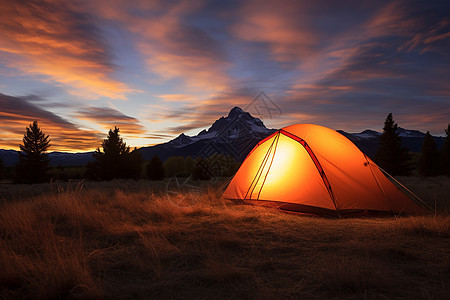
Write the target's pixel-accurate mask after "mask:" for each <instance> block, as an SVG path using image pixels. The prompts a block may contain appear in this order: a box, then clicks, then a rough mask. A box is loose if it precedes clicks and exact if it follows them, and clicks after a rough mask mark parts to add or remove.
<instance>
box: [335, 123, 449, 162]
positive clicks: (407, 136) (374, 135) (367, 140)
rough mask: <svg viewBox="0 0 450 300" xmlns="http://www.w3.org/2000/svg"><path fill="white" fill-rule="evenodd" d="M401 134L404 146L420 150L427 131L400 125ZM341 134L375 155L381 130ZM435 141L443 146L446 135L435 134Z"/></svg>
mask: <svg viewBox="0 0 450 300" xmlns="http://www.w3.org/2000/svg"><path fill="white" fill-rule="evenodd" d="M397 130H398V132H399V136H400V137H401V141H402V146H403V147H406V148H408V149H409V151H411V152H420V151H421V149H422V143H423V139H424V137H425V133H423V132H420V131H418V130H407V129H404V128H401V127H399V128H398V129H397ZM337 132H339V133H340V134H342V135H344V136H345V137H346V138H348V139H349V140H351V141H352V142H353V143H354V144H355V145H356V146H357V147H358V148H359V149H360V150H361V151H362V152H364V153H365V154H367V155H368V156H370V157H374V156H375V153H376V152H377V149H378V143H379V141H380V135H381V132H377V131H374V130H369V129H367V130H364V131H362V132H360V133H348V132H345V131H343V130H337ZM433 138H434V141H435V142H436V146H437V148H438V149H440V148H442V145H443V144H444V140H445V138H444V137H440V136H434V137H433Z"/></svg>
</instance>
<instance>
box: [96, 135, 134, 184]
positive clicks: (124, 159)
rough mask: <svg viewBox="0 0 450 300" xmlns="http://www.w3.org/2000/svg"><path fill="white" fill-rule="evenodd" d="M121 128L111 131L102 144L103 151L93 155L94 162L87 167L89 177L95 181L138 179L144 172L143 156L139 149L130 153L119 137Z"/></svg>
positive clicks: (98, 149)
mask: <svg viewBox="0 0 450 300" xmlns="http://www.w3.org/2000/svg"><path fill="white" fill-rule="evenodd" d="M119 132H120V130H119V128H117V127H114V131H113V130H111V129H110V130H109V133H108V136H107V138H106V139H104V140H103V142H102V150H100V148H97V150H96V151H95V152H94V153H93V157H94V162H91V163H89V164H88V166H87V177H88V178H89V179H95V180H111V179H114V178H134V179H138V178H139V177H140V175H141V172H142V155H141V153H140V151H139V150H138V149H136V148H135V150H134V151H132V152H130V147H129V146H127V144H126V143H125V142H124V141H123V139H122V138H121V137H120V135H119Z"/></svg>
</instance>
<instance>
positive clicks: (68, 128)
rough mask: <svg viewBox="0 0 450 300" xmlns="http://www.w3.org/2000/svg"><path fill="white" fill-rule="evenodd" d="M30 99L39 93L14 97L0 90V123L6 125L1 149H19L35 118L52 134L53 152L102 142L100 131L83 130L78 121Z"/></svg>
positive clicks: (89, 146) (91, 147)
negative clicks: (46, 108) (39, 105)
mask: <svg viewBox="0 0 450 300" xmlns="http://www.w3.org/2000/svg"><path fill="white" fill-rule="evenodd" d="M30 99H36V96H26V97H13V96H9V95H5V94H1V93H0V122H1V123H2V124H3V125H2V132H3V134H2V137H1V138H0V148H11V147H12V148H14V149H18V148H19V144H20V143H21V142H22V137H23V135H24V133H25V128H26V127H27V126H28V125H29V124H31V123H33V121H38V122H39V125H40V127H41V129H42V130H43V131H44V132H45V133H46V134H49V135H50V139H51V140H52V142H51V144H52V147H51V148H50V151H71V152H72V151H74V152H81V151H88V150H92V149H94V148H95V147H97V146H98V145H99V143H100V141H101V134H100V133H99V132H96V131H89V130H82V129H79V128H78V126H77V125H75V124H74V123H72V122H69V121H67V120H66V119H64V118H62V117H60V116H58V115H56V114H54V113H52V112H50V111H47V110H45V109H42V108H40V107H38V106H37V105H36V104H34V103H33V101H32V100H30Z"/></svg>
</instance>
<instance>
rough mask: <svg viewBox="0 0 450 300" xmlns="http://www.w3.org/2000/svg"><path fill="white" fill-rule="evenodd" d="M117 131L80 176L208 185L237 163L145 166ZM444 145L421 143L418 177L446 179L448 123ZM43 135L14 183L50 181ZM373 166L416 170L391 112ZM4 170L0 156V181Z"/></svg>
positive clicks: (34, 136) (217, 158)
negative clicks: (183, 178)
mask: <svg viewBox="0 0 450 300" xmlns="http://www.w3.org/2000/svg"><path fill="white" fill-rule="evenodd" d="M119 132H120V130H119V128H117V127H115V128H114V130H112V129H110V130H109V132H108V135H107V137H106V139H104V140H103V141H102V143H101V146H100V147H101V148H100V147H98V148H97V149H96V150H95V152H94V153H93V158H94V160H93V161H92V162H89V163H88V164H87V166H86V171H85V174H84V177H85V178H87V179H90V180H111V179H115V178H124V179H129V178H132V179H139V178H141V176H142V174H143V169H144V165H145V173H146V175H147V178H148V179H151V180H162V179H164V177H165V176H175V175H177V176H192V177H193V178H194V179H196V180H208V179H210V178H211V177H212V176H215V175H220V176H232V175H233V174H234V173H235V172H236V171H237V169H238V168H239V163H238V162H236V161H235V160H234V159H233V158H232V157H230V156H225V155H222V154H214V155H213V156H211V157H207V158H204V157H197V158H195V159H194V158H192V157H186V158H185V157H182V156H177V157H170V158H168V159H167V160H166V161H165V162H162V161H161V159H159V158H158V156H156V155H155V156H153V157H152V158H151V159H150V160H149V161H147V162H145V161H144V159H143V157H142V154H141V152H140V150H139V149H137V148H134V149H133V150H131V149H130V147H129V146H127V144H126V143H125V142H124V141H123V139H122V138H121V137H120V134H119ZM445 133H446V137H445V141H444V145H443V147H442V149H441V150H440V151H438V149H437V146H436V143H435V141H434V139H433V137H432V136H431V134H430V132H429V131H428V132H427V133H426V135H425V138H424V140H423V144H422V149H421V153H420V155H419V159H418V163H417V171H418V172H419V174H420V175H422V176H437V175H447V176H450V124H448V128H447V129H446V130H445ZM50 142H51V140H50V138H49V135H46V134H45V133H44V132H43V131H42V130H41V129H40V127H39V125H38V122H37V121H34V122H33V124H30V125H29V126H28V127H27V128H26V132H25V134H24V137H23V139H22V144H21V145H20V146H19V147H20V151H18V159H19V160H18V163H17V164H16V165H15V167H14V176H13V181H14V182H16V183H40V182H46V181H48V180H49V179H50V178H49V177H50V175H49V172H48V171H49V163H50V160H49V158H48V153H47V151H48V149H49V147H50V146H51V143H50ZM374 161H375V162H376V163H377V164H378V166H379V167H381V168H382V169H383V170H385V171H386V172H387V173H389V174H391V175H393V176H401V175H410V174H411V172H412V170H413V168H414V166H413V164H412V163H411V154H410V152H409V151H408V149H407V148H405V147H403V146H402V144H401V137H400V136H399V132H398V125H397V123H395V121H394V119H393V116H392V114H391V113H390V114H389V115H388V116H387V118H386V120H385V122H384V127H383V133H382V134H381V136H380V140H379V147H378V150H377V152H376V154H375V157H374ZM4 171H5V167H4V164H3V161H2V158H1V157H0V178H3V176H4Z"/></svg>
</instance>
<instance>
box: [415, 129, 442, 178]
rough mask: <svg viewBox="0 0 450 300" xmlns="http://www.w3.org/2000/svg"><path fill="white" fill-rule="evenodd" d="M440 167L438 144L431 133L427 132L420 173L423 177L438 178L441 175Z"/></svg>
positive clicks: (420, 161)
mask: <svg viewBox="0 0 450 300" xmlns="http://www.w3.org/2000/svg"><path fill="white" fill-rule="evenodd" d="M439 167H440V166H439V152H438V149H437V147H436V142H435V141H434V139H433V137H432V136H431V134H430V132H429V131H427V134H426V135H425V138H424V139H423V143H422V152H421V153H420V157H419V168H418V169H419V173H420V175H423V176H437V175H439V173H440V170H439Z"/></svg>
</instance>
